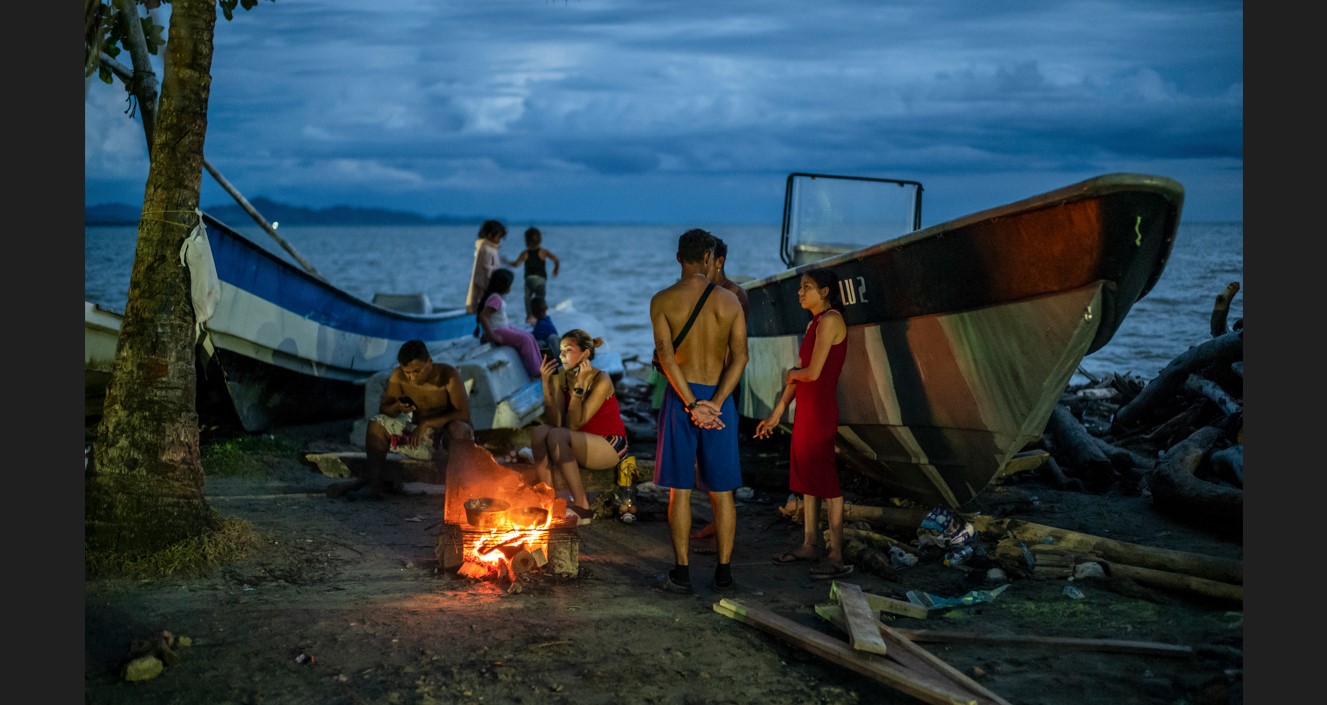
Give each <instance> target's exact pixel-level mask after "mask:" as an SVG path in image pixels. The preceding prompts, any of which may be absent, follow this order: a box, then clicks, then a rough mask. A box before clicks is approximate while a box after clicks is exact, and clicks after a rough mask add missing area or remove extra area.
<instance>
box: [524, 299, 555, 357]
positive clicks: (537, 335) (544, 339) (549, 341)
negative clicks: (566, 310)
mask: <svg viewBox="0 0 1327 705" xmlns="http://www.w3.org/2000/svg"><path fill="white" fill-rule="evenodd" d="M530 313H531V314H533V315H534V329H533V330H531V331H530V333H531V334H532V335H534V340H535V342H536V343H538V344H539V352H540V353H543V354H545V355H548V356H549V357H557V356H558V340H559V339H560V338H559V336H558V329H557V326H554V325H553V319H552V318H549V317H548V302H547V301H544V297H542V296H536V297H534V298H532V299H530Z"/></svg>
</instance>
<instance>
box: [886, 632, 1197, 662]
mask: <svg viewBox="0 0 1327 705" xmlns="http://www.w3.org/2000/svg"><path fill="white" fill-rule="evenodd" d="M894 631H896V632H898V633H899V634H900V635H901V636H904V637H907V638H908V639H910V640H912V641H922V642H933V643H944V644H992V645H999V646H1053V647H1056V648H1064V649H1074V650H1076V651H1104V652H1107V653H1117V654H1139V655H1143V656H1176V657H1189V656H1193V648H1192V647H1189V646H1184V645H1182V644H1165V643H1161V642H1156V641H1130V640H1126V639H1085V638H1080V637H1064V636H1040V635H1034V634H982V633H980V632H960V631H953V632H951V631H947V630H938V629H903V628H898V627H895V628H894Z"/></svg>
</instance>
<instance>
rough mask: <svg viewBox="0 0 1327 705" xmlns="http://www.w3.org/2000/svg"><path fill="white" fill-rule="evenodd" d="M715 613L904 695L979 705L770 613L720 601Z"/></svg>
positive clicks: (945, 704) (949, 704) (938, 703)
mask: <svg viewBox="0 0 1327 705" xmlns="http://www.w3.org/2000/svg"><path fill="white" fill-rule="evenodd" d="M714 611H715V612H718V613H719V614H721V615H723V616H725V617H730V618H732V619H735V620H737V621H739V622H743V623H745V624H749V625H751V626H753V627H756V628H757V629H759V630H761V631H763V632H765V633H767V634H772V635H774V636H777V637H779V638H781V639H783V640H785V641H787V642H789V643H791V644H793V645H794V646H798V647H800V648H802V649H805V650H807V651H809V652H811V653H813V654H815V655H816V656H819V657H821V658H823V659H826V660H828V661H831V662H833V663H836V664H838V665H840V666H843V667H844V668H847V669H849V670H851V671H853V672H855V673H859V674H861V675H863V676H866V677H867V678H870V679H872V680H874V681H876V682H879V683H884V684H885V685H888V686H890V687H891V688H894V689H896V690H898V691H899V692H901V693H904V694H906V695H911V696H912V697H914V698H917V699H918V700H921V701H922V702H925V703H932V704H934V705H980V704H979V702H978V700H977V698H975V697H973V696H972V695H970V694H968V693H963V692H960V691H958V690H956V689H955V688H953V687H945V686H943V685H940V684H938V683H935V682H934V681H931V680H930V679H928V678H926V677H924V676H922V675H919V674H917V673H914V672H912V671H910V670H908V669H906V668H904V667H902V666H900V665H898V664H897V663H895V662H893V661H890V660H888V659H886V658H885V657H883V656H877V655H875V654H864V653H862V652H860V651H857V650H855V649H853V648H852V647H851V646H848V644H847V642H844V641H840V640H838V639H835V638H833V637H831V636H829V635H828V634H823V633H821V632H818V631H816V630H814V629H808V628H807V627H803V626H802V625H800V624H797V623H796V622H793V621H792V620H790V619H787V618H785V617H780V616H779V615H777V614H774V613H773V612H770V611H768V610H764V609H761V608H759V607H752V606H747V605H743V604H741V603H738V602H736V601H734V600H729V599H727V598H724V599H722V600H720V601H719V602H717V603H715V604H714Z"/></svg>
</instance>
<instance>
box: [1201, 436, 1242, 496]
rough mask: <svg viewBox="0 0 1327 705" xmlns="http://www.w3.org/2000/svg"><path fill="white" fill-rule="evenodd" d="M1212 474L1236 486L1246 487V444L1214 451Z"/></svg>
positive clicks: (1211, 458)
mask: <svg viewBox="0 0 1327 705" xmlns="http://www.w3.org/2000/svg"><path fill="white" fill-rule="evenodd" d="M1209 460H1211V461H1212V474H1213V475H1214V476H1216V477H1218V478H1220V479H1222V480H1225V481H1227V482H1229V483H1230V484H1232V485H1235V486H1236V487H1240V488H1243V487H1244V444H1242V443H1241V444H1237V445H1233V446H1230V447H1229V448H1222V449H1221V450H1216V451H1212V455H1211V457H1210V458H1209Z"/></svg>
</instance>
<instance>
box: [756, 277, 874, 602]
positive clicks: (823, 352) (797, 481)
mask: <svg viewBox="0 0 1327 705" xmlns="http://www.w3.org/2000/svg"><path fill="white" fill-rule="evenodd" d="M797 301H798V303H800V304H801V306H802V308H804V309H806V310H807V311H810V312H811V322H810V323H808V324H807V326H806V335H805V337H803V338H802V346H801V348H800V349H799V350H798V357H799V358H800V359H799V364H800V366H799V367H794V368H792V369H791V370H788V372H787V374H786V375H785V376H784V383H785V386H784V389H783V394H782V395H781V396H780V397H779V401H778V403H777V404H775V405H774V410H773V411H772V412H770V415H769V418H766V419H764V420H763V421H761V422H760V424H759V425H757V426H756V438H768V437H769V435H770V433H772V432H773V431H774V427H776V426H778V425H779V421H780V419H781V418H782V417H783V412H784V411H785V410H786V409H787V408H788V403H789V402H790V401H792V400H793V399H796V400H797V413H796V414H795V417H794V420H793V431H792V448H791V456H792V457H791V458H790V463H789V476H788V487H789V489H791V490H792V491H793V492H796V493H798V494H801V495H802V498H803V516H802V519H803V521H802V527H803V528H802V545H801V546H798V547H797V548H795V549H793V550H791V551H787V552H785V553H782V554H779V555H777V556H775V557H774V562H775V563H796V562H798V561H815V560H816V559H817V558H818V557H819V553H820V550H819V548H818V546H819V543H820V541H819V538H818V534H819V533H820V523H819V518H818V516H817V515H818V514H819V505H820V500H824V501H825V513H826V514H827V515H828V518H829V537H830V538H829V542H828V546H826V550H827V552H828V555H827V556H826V557H825V560H824V561H823V562H820V563H817V564H816V565H814V566H812V568H811V577H813V578H836V577H840V576H844V575H847V574H849V573H851V572H852V566H850V565H848V564H846V563H845V562H844V560H843V491H842V490H841V489H840V488H839V475H838V468H837V467H836V466H835V464H834V435H835V433H837V431H838V427H839V405H838V397H837V389H838V385H839V373H840V372H842V371H843V359H844V355H845V354H846V353H847V350H848V345H847V340H848V326H847V325H846V324H845V323H844V322H843V316H842V315H841V314H840V313H839V309H840V308H842V303H841V302H840V300H839V287H838V277H836V276H835V275H834V273H833V272H832V271H830V270H828V269H823V268H822V269H813V270H811V271H809V272H806V273H805V274H803V275H802V280H801V286H800V287H799V288H798V289H797Z"/></svg>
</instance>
